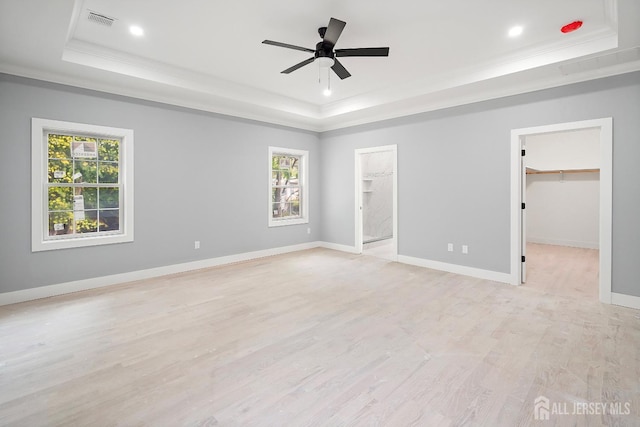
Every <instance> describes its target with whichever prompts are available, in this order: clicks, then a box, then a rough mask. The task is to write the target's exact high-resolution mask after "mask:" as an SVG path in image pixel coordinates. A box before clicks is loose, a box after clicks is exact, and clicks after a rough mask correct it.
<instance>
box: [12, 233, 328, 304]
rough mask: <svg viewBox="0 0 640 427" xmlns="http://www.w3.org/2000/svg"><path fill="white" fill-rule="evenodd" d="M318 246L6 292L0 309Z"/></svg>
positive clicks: (257, 252)
mask: <svg viewBox="0 0 640 427" xmlns="http://www.w3.org/2000/svg"><path fill="white" fill-rule="evenodd" d="M319 246H322V245H321V242H308V243H302V244H299V245H292V246H283V247H280V248H272V249H264V250H261V251H254V252H245V253H242V254H236V255H229V256H223V257H218V258H209V259H203V260H199V261H192V262H187V263H183V264H173V265H167V266H163V267H156V268H150V269H147V270H138V271H132V272H128V273H120V274H113V275H110V276H102V277H94V278H90V279H83V280H75V281H73V282H66V283H58V284H55V285H47V286H40V287H37V288H31V289H24V290H21V291H14V292H5V293H1V294H0V306H2V305H8V304H15V303H19V302H24V301H31V300H36V299H40V298H47V297H52V296H56V295H64V294H69V293H72V292H79V291H85V290H89V289H95V288H101V287H105V286H112V285H119V284H122V283H127V282H133V281H136V280H142V279H150V278H152V277H159V276H166V275H168V274H175V273H183V272H186V271H192V270H200V269H202V268H209V267H217V266H219V265H224V264H232V263H236V262H242V261H249V260H252V259H257V258H264V257H268V256H273V255H280V254H284V253H289V252H295V251H301V250H305V249H312V248H317V247H319Z"/></svg>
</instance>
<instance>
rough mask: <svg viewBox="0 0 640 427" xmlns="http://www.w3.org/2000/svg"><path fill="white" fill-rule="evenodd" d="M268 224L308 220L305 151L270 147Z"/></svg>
mask: <svg viewBox="0 0 640 427" xmlns="http://www.w3.org/2000/svg"><path fill="white" fill-rule="evenodd" d="M269 151H270V159H271V164H270V177H271V186H270V191H271V194H270V214H269V223H270V225H271V226H274V225H285V224H292V223H301V222H308V220H307V219H306V216H307V215H306V214H307V213H306V198H307V197H308V195H307V194H306V193H307V191H306V188H305V186H306V167H307V166H306V165H307V162H306V157H307V152H306V151H300V150H291V149H277V148H274V147H271V148H270V150H269Z"/></svg>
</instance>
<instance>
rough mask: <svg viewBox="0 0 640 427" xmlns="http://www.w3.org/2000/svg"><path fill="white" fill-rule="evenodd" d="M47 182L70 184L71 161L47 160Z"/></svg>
mask: <svg viewBox="0 0 640 427" xmlns="http://www.w3.org/2000/svg"><path fill="white" fill-rule="evenodd" d="M47 169H48V171H49V182H71V160H49V166H48V168H47Z"/></svg>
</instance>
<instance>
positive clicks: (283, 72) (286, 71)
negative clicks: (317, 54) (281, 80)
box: [281, 57, 316, 74]
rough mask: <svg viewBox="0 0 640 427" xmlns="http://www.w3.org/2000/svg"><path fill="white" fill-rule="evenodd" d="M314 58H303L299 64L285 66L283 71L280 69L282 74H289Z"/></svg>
mask: <svg viewBox="0 0 640 427" xmlns="http://www.w3.org/2000/svg"><path fill="white" fill-rule="evenodd" d="M315 59H316V58H314V57H312V58H309V59H305V60H304V61H302V62H300V63H299V64H296V65H294V66H293V67H290V68H287V69H286V70H284V71H281V73H282V74H289V73H290V72H292V71H295V70H297V69H298V68H302V67H304V66H305V65H307V64H311V63H312V62H313V61H315Z"/></svg>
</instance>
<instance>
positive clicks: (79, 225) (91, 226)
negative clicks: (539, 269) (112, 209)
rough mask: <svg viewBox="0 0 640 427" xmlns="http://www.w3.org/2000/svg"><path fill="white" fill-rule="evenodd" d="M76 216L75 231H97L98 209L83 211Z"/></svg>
mask: <svg viewBox="0 0 640 427" xmlns="http://www.w3.org/2000/svg"><path fill="white" fill-rule="evenodd" d="M74 215H75V216H76V218H75V219H76V233H79V234H86V233H95V232H97V231H98V211H83V212H82V215H78V212H75V213H74Z"/></svg>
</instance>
